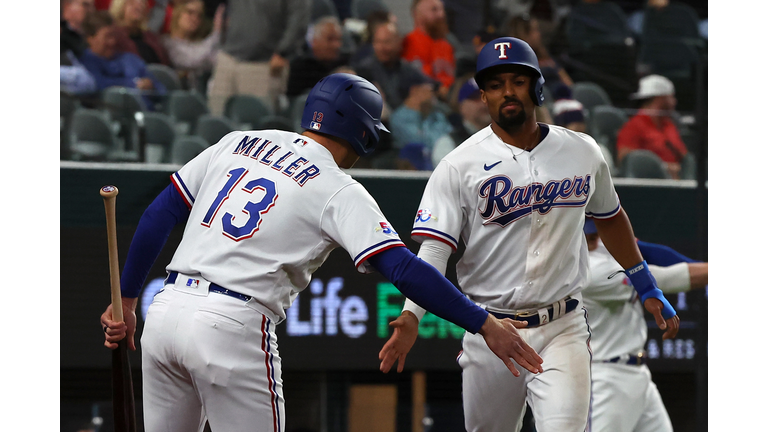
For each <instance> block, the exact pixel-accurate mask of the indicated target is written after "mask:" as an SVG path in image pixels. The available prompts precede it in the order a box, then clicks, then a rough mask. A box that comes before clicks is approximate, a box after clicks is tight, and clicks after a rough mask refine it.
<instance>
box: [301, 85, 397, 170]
mask: <svg viewBox="0 0 768 432" xmlns="http://www.w3.org/2000/svg"><path fill="white" fill-rule="evenodd" d="M383 106H384V101H383V100H382V98H381V94H380V93H379V91H378V90H377V89H376V86H374V85H373V84H371V83H370V82H369V81H367V80H365V79H363V78H361V77H359V76H357V75H351V74H346V73H337V74H332V75H329V76H327V77H325V78H323V79H322V80H320V81H319V82H318V83H317V84H315V86H314V87H313V88H312V90H311V91H310V92H309V95H308V96H307V101H306V102H305V104H304V112H303V113H302V117H301V127H302V128H304V129H307V130H312V131H316V132H319V133H323V134H327V135H332V136H335V137H338V138H342V139H344V140H346V141H347V142H349V144H350V145H351V146H352V148H353V149H354V150H355V153H357V154H358V155H359V156H364V155H367V154H369V153H372V152H373V151H374V150H375V148H376V146H377V145H378V143H379V140H380V133H379V131H385V132H389V130H388V129H387V128H386V127H385V126H384V124H382V123H381V111H382V108H383Z"/></svg>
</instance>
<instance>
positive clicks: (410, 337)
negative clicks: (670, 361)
mask: <svg viewBox="0 0 768 432" xmlns="http://www.w3.org/2000/svg"><path fill="white" fill-rule="evenodd" d="M475 80H476V81H477V83H478V86H479V87H480V89H481V98H482V100H483V102H484V103H485V104H486V105H487V106H488V110H489V113H490V115H491V119H492V122H491V124H490V125H489V126H488V127H486V128H484V129H482V130H480V131H478V132H477V133H475V134H474V135H472V136H471V137H469V138H468V139H467V140H466V141H464V142H463V143H462V144H460V145H459V146H458V147H457V148H456V149H454V150H453V151H452V152H451V153H449V154H448V155H446V156H445V157H444V158H443V159H442V161H441V162H440V163H439V164H438V166H437V167H436V168H435V170H434V172H433V173H432V175H431V177H430V178H429V181H428V182H427V186H426V188H425V190H424V194H423V196H422V200H421V204H420V205H419V210H418V213H417V215H416V218H415V221H414V224H413V230H412V231H411V236H412V237H413V239H414V240H416V241H419V242H421V246H420V249H419V253H418V256H419V257H420V258H422V259H424V260H425V261H427V262H429V263H430V264H432V265H433V266H435V267H436V268H437V269H438V270H440V271H442V272H443V273H444V272H445V269H446V266H447V262H448V259H449V257H450V255H451V253H453V252H456V251H457V250H458V249H459V242H460V241H463V243H464V244H465V246H466V247H465V251H464V253H463V255H462V257H461V258H460V260H459V261H458V263H457V266H456V274H457V278H458V283H459V286H460V287H461V289H462V290H463V292H464V293H465V294H466V295H467V297H468V298H469V299H470V300H472V301H473V302H475V303H476V304H478V305H480V306H481V307H483V308H484V309H486V310H487V311H489V312H490V313H491V314H492V315H495V316H496V317H500V318H507V317H508V318H512V319H515V320H521V321H526V322H527V326H526V327H524V328H518V330H517V331H518V332H519V333H520V335H521V336H522V338H523V340H525V341H527V342H528V343H529V344H530V345H531V346H532V347H533V348H534V349H535V350H536V352H538V353H539V355H540V356H541V357H542V359H543V360H544V362H543V364H542V367H543V369H544V371H543V372H542V373H538V374H531V373H528V372H526V371H523V372H522V375H521V376H520V377H514V376H505V375H504V374H502V373H501V372H502V369H500V368H498V367H496V365H494V364H493V362H492V361H491V359H492V353H491V352H490V351H488V350H487V349H485V348H484V347H483V346H482V340H479V339H477V338H476V337H475V336H474V335H472V334H469V333H467V334H465V336H464V339H463V341H462V348H463V351H462V353H461V354H460V356H459V358H458V363H459V365H460V366H461V368H462V398H463V405H464V419H465V427H466V429H467V430H468V431H470V432H476V431H483V432H489V431H494V432H506V431H515V430H519V429H520V427H521V425H522V420H523V415H524V412H525V407H526V402H527V403H528V404H529V405H530V406H531V409H532V412H533V416H534V420H535V425H536V430H537V431H538V432H555V431H557V432H563V431H571V432H582V431H584V430H586V429H588V427H589V426H588V422H589V408H590V405H589V403H590V396H591V394H590V360H591V352H590V348H589V338H590V332H589V324H588V317H587V311H586V309H584V307H583V301H582V296H581V291H582V290H583V289H584V288H585V286H586V285H587V283H588V282H589V258H588V255H587V245H586V241H585V238H584V234H583V231H582V228H583V226H584V219H585V215H587V216H590V217H592V218H594V220H595V224H596V226H597V228H598V230H600V232H601V235H602V237H603V241H604V243H605V245H606V247H607V249H608V250H609V251H610V252H611V254H612V255H613V256H614V257H615V258H616V260H617V261H618V262H619V263H620V264H621V266H622V267H623V268H625V269H628V270H627V273H628V274H629V277H630V278H632V280H633V282H634V286H635V288H636V289H637V291H638V292H639V294H640V296H641V299H642V302H643V303H644V305H645V307H646V309H647V310H648V311H649V312H651V313H653V315H654V317H655V319H656V322H657V324H658V325H659V326H660V327H661V328H662V329H665V330H666V332H665V334H664V337H665V338H668V337H674V336H675V334H676V333H677V330H678V326H679V318H678V317H677V314H676V313H675V311H674V309H673V308H672V307H671V306H670V305H669V303H668V302H667V301H666V299H665V298H664V296H663V295H662V294H661V291H660V290H659V289H658V288H657V287H656V285H655V283H654V281H653V279H652V277H651V275H650V273H649V272H648V268H647V265H646V263H645V261H644V260H643V257H642V255H641V254H640V251H639V250H638V248H637V245H636V243H635V241H634V234H633V232H632V226H631V224H630V221H629V218H628V217H627V215H626V213H625V212H624V210H623V209H622V207H621V205H620V203H619V198H618V196H617V194H616V191H615V189H614V186H613V182H612V180H611V175H610V173H609V171H608V166H607V164H606V162H605V160H604V158H603V156H602V153H601V151H600V148H599V146H598V145H597V143H596V142H595V141H594V139H592V138H591V137H590V136H588V135H586V134H582V133H578V132H573V131H570V130H568V129H566V128H562V127H558V126H554V125H547V124H544V123H539V122H537V121H536V113H535V108H536V106H541V105H542V104H543V102H544V100H543V99H544V97H543V85H544V77H543V76H542V74H541V71H540V70H539V66H538V60H537V58H536V55H535V53H534V52H533V50H532V49H531V47H530V46H529V45H528V44H526V43H525V42H524V41H521V40H519V39H515V38H511V37H503V38H498V39H495V40H493V41H491V42H489V43H488V44H486V45H485V46H484V47H483V49H482V50H481V52H480V54H479V56H478V61H477V71H476V74H475ZM423 313H424V311H423V309H422V308H420V307H418V306H417V305H415V304H414V303H413V302H411V301H406V305H405V307H404V311H403V313H402V314H401V316H400V317H398V318H397V319H396V320H395V321H394V322H393V323H392V324H391V325H392V326H393V327H395V331H394V333H393V336H392V338H390V340H389V341H388V342H387V343H386V344H385V345H384V347H383V348H382V351H381V353H380V355H379V357H380V358H381V360H382V363H381V369H382V370H383V371H388V370H389V369H390V368H391V366H392V365H393V364H394V362H395V361H398V370H402V364H403V362H404V360H405V355H406V354H407V352H408V351H409V350H410V348H411V346H412V345H413V343H414V342H415V339H416V334H417V332H418V320H419V319H420V317H421V316H423Z"/></svg>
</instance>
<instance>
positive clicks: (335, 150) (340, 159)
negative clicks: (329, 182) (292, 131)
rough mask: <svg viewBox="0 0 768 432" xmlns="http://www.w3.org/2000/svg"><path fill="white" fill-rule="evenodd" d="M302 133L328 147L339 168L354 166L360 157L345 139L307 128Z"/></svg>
mask: <svg viewBox="0 0 768 432" xmlns="http://www.w3.org/2000/svg"><path fill="white" fill-rule="evenodd" d="M302 135H304V136H306V137H308V138H311V139H312V140H313V141H315V142H316V143H318V144H320V145H321V146H323V147H325V148H326V149H328V151H329V152H331V156H333V160H334V161H335V162H336V165H338V166H339V168H344V169H348V168H352V166H353V165H354V164H355V162H357V160H358V159H359V156H357V153H355V151H354V150H353V149H352V146H351V145H350V144H349V143H348V142H346V141H344V140H341V139H339V138H335V137H331V136H328V135H323V134H319V133H315V132H312V131H309V130H305V131H304V133H302Z"/></svg>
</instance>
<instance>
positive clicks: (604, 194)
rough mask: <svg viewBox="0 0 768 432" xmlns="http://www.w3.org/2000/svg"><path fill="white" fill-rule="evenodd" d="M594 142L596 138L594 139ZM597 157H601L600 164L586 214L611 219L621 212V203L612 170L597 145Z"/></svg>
mask: <svg viewBox="0 0 768 432" xmlns="http://www.w3.org/2000/svg"><path fill="white" fill-rule="evenodd" d="M592 142H594V140H592ZM595 157H597V158H599V164H598V167H597V170H596V171H595V178H594V182H593V183H592V186H593V187H594V189H593V190H591V191H590V195H591V197H590V199H589V203H588V204H587V208H586V209H585V212H586V215H587V216H589V217H593V218H596V219H609V218H611V217H613V216H616V214H617V213H618V212H619V209H620V207H621V203H619V196H618V195H617V194H616V189H615V188H614V186H613V179H612V178H611V170H610V169H609V168H608V163H607V162H605V158H604V157H603V154H602V152H601V151H600V149H599V147H597V146H595Z"/></svg>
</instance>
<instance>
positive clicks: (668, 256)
mask: <svg viewBox="0 0 768 432" xmlns="http://www.w3.org/2000/svg"><path fill="white" fill-rule="evenodd" d="M637 247H638V248H639V249H640V253H641V254H642V255H643V258H645V261H646V262H647V263H648V264H653V265H657V266H661V267H668V266H671V265H672V264H677V263H681V262H687V263H695V262H700V261H696V260H694V259H691V258H688V257H687V256H685V255H683V254H681V253H680V252H678V251H676V250H674V249H672V248H671V247H669V246H664V245H660V244H656V243H648V242H644V241H641V240H638V241H637Z"/></svg>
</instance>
